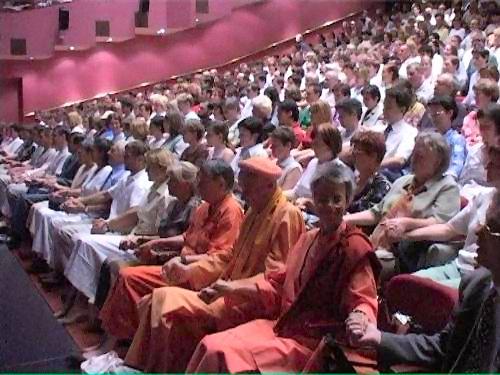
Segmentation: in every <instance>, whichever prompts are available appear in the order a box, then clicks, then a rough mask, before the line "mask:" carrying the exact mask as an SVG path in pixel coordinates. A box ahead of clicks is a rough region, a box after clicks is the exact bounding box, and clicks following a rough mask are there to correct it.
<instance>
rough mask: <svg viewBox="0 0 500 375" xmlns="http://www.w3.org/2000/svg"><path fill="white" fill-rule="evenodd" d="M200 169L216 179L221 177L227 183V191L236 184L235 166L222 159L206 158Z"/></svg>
mask: <svg viewBox="0 0 500 375" xmlns="http://www.w3.org/2000/svg"><path fill="white" fill-rule="evenodd" d="M200 171H201V172H203V173H205V174H207V175H208V176H210V177H211V178H213V179H215V178H217V177H221V178H222V179H223V180H224V182H225V184H226V191H231V190H233V186H234V171H233V168H231V166H230V165H229V164H228V163H227V162H226V161H224V160H222V159H211V160H206V161H205V162H204V163H203V164H202V166H201V168H200Z"/></svg>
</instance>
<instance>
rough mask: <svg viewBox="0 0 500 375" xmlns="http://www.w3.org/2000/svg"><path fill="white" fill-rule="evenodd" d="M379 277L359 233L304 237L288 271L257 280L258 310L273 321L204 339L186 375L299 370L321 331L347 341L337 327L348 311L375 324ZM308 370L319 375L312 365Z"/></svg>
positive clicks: (345, 230) (354, 355)
mask: <svg viewBox="0 0 500 375" xmlns="http://www.w3.org/2000/svg"><path fill="white" fill-rule="evenodd" d="M378 271H379V264H378V262H377V260H376V257H375V254H374V252H373V249H372V246H371V244H370V242H369V240H368V238H367V237H366V236H365V235H364V234H362V233H361V231H359V230H358V229H355V228H353V227H351V226H346V225H345V224H342V225H341V226H340V228H339V229H338V231H337V233H335V234H334V235H333V236H330V237H329V238H324V237H323V238H321V237H320V236H319V230H317V229H315V230H312V231H309V232H307V233H306V234H304V235H302V237H301V238H300V240H299V241H298V243H297V245H296V246H295V247H294V249H293V250H292V252H291V253H290V256H289V257H288V261H287V265H286V268H285V269H283V270H281V271H280V272H276V273H274V274H272V275H268V277H267V278H266V280H262V281H259V282H257V289H258V295H257V297H256V300H255V303H256V307H258V308H264V309H266V310H267V313H268V314H269V316H270V317H271V319H269V320H266V319H259V320H254V321H251V322H249V323H246V324H243V325H240V326H238V327H236V328H233V329H229V330H226V331H223V332H220V333H216V334H213V335H208V336H206V337H205V338H204V339H203V340H202V341H201V342H200V344H199V345H198V347H197V349H196V351H195V353H194V354H193V356H192V358H191V361H190V363H189V365H188V368H187V372H206V373H211V372H230V373H235V372H246V371H256V370H257V371H260V372H263V373H264V372H298V371H303V370H304V369H306V365H307V364H308V362H310V359H311V357H312V355H313V353H314V351H315V349H317V348H318V345H319V344H320V342H321V340H322V338H323V337H324V335H325V334H326V333H328V332H335V337H336V339H337V340H338V341H340V342H345V337H344V327H343V322H344V321H345V319H346V318H347V317H348V315H349V313H351V312H352V311H353V310H354V309H357V310H362V311H363V312H364V313H365V314H366V315H367V317H368V319H369V320H370V321H371V322H374V323H375V322H376V317H377V307H378V306H377V288H376V281H375V280H376V275H377V274H378ZM227 302H230V301H227ZM332 327H336V328H334V329H333V331H332ZM345 352H346V355H347V357H348V358H349V359H351V360H355V361H356V362H362V363H366V364H369V365H375V361H374V359H373V358H374V356H373V357H372V356H371V354H372V353H369V355H368V356H364V355H363V354H361V355H360V353H358V352H356V351H353V350H345ZM307 369H309V370H319V371H321V368H319V367H318V366H317V364H316V365H315V364H314V363H309V364H308V365H307Z"/></svg>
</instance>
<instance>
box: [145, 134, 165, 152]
mask: <svg viewBox="0 0 500 375" xmlns="http://www.w3.org/2000/svg"><path fill="white" fill-rule="evenodd" d="M166 141H167V137H166V136H165V135H164V136H163V137H162V138H160V139H156V138H154V137H152V138H151V140H150V141H149V148H150V149H151V150H154V149H157V148H160V147H161V146H163V145H164V144H165V142H166Z"/></svg>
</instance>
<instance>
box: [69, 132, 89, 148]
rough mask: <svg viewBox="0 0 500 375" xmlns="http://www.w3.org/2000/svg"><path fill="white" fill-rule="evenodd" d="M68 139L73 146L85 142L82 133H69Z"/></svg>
mask: <svg viewBox="0 0 500 375" xmlns="http://www.w3.org/2000/svg"><path fill="white" fill-rule="evenodd" d="M70 139H71V143H73V144H74V145H80V144H82V143H83V141H85V136H84V135H83V134H82V133H71V135H70Z"/></svg>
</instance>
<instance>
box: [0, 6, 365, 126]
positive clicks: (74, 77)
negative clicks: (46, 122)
mask: <svg viewBox="0 0 500 375" xmlns="http://www.w3.org/2000/svg"><path fill="white" fill-rule="evenodd" d="M366 3H367V0H352V1H330V0H302V1H299V0H269V1H267V2H264V3H260V4H256V5H250V6H248V7H244V8H241V9H237V10H235V11H233V13H232V14H231V16H229V17H226V18H223V19H220V20H218V21H216V22H214V23H211V24H208V25H204V26H201V27H196V28H193V29H190V30H187V31H184V32H179V33H176V34H172V35H168V36H166V37H149V36H138V37H136V38H134V39H132V40H130V41H127V42H124V43H117V44H112V43H105V44H98V45H97V47H96V48H93V49H91V50H87V51H73V52H58V53H57V54H56V55H55V56H54V57H53V58H50V59H47V60H42V61H3V62H2V63H1V67H0V77H22V79H23V92H24V112H25V113H27V112H31V111H34V110H37V109H46V108H52V107H56V106H60V105H62V104H64V103H66V102H71V101H78V100H82V99H87V98H91V97H93V96H95V95H97V94H99V93H104V92H108V91H118V90H123V89H126V88H128V87H133V86H136V85H138V84H140V83H141V82H151V81H158V80H162V79H166V78H168V77H170V76H172V75H179V74H183V73H187V72H191V71H194V70H196V69H201V68H204V67H207V66H213V65H218V64H222V63H224V62H227V61H229V60H231V59H234V58H236V57H239V56H242V55H246V54H250V53H252V52H254V51H258V50H260V49H262V48H264V47H266V46H268V45H269V44H272V43H273V42H276V41H279V40H282V39H286V38H289V37H291V36H293V35H295V34H296V33H298V32H301V31H303V30H306V29H309V28H313V27H316V26H318V25H321V24H322V23H324V22H326V21H329V20H334V19H339V18H342V17H343V16H345V15H347V14H348V13H350V12H353V11H358V10H360V9H362V8H363V7H364V6H365V5H366ZM16 111H17V109H15V108H11V107H10V106H9V107H8V108H6V106H4V105H2V106H0V118H1V119H15V117H16Z"/></svg>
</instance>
